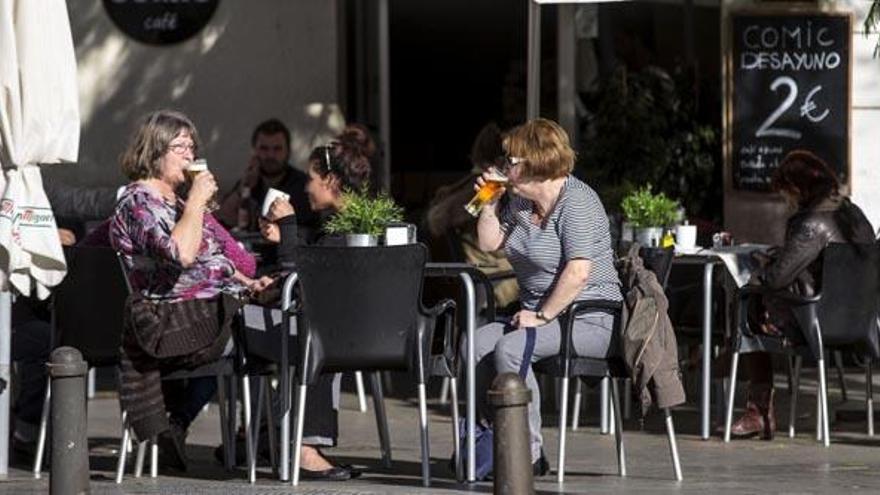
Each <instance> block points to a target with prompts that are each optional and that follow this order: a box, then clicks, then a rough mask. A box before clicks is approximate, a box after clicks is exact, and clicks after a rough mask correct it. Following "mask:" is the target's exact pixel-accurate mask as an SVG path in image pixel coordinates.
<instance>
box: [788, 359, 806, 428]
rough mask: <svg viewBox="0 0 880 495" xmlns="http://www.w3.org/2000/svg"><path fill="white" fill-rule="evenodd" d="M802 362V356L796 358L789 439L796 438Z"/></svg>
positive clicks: (792, 379)
mask: <svg viewBox="0 0 880 495" xmlns="http://www.w3.org/2000/svg"><path fill="white" fill-rule="evenodd" d="M801 361H803V359H802V358H801V357H800V356H795V357H794V366H793V370H792V373H791V388H790V389H789V391H788V393H789V397H790V398H791V400H790V401H789V410H788V438H794V435H795V423H796V422H797V400H798V393H799V392H800V388H801Z"/></svg>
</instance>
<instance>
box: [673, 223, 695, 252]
mask: <svg viewBox="0 0 880 495" xmlns="http://www.w3.org/2000/svg"><path fill="white" fill-rule="evenodd" d="M675 247H676V248H679V249H682V250H693V249H695V248H696V247H697V226H696V225H687V224H685V225H679V226H677V227H675Z"/></svg>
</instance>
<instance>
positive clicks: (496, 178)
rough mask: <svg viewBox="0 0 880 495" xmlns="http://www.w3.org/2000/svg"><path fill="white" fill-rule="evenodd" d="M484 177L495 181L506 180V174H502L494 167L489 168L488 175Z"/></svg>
mask: <svg viewBox="0 0 880 495" xmlns="http://www.w3.org/2000/svg"><path fill="white" fill-rule="evenodd" d="M486 179H487V180H491V181H495V182H507V176H506V175H504V174H502V173H501V172H499V171H497V170H495V169H490V170H489V174H488V177H486Z"/></svg>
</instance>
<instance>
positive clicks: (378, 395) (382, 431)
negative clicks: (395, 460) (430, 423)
mask: <svg viewBox="0 0 880 495" xmlns="http://www.w3.org/2000/svg"><path fill="white" fill-rule="evenodd" d="M370 384H371V385H372V386H373V409H374V410H375V413H376V426H377V427H378V429H379V447H380V448H381V450H382V466H383V467H385V468H390V467H391V437H390V435H389V434H388V416H386V415H385V397H384V395H383V394H382V375H381V372H380V371H374V372H373V373H371V374H370Z"/></svg>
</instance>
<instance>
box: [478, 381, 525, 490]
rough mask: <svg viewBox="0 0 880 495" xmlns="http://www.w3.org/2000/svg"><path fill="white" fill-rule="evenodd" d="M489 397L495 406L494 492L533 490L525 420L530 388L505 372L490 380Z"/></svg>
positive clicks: (490, 402)
mask: <svg viewBox="0 0 880 495" xmlns="http://www.w3.org/2000/svg"><path fill="white" fill-rule="evenodd" d="M488 396H489V404H491V405H492V406H493V407H494V408H495V422H494V427H495V433H494V443H493V445H492V447H493V456H494V480H493V488H494V493H495V494H496V495H499V494H504V495H507V494H516V495H520V494H528V493H535V487H534V483H533V481H532V454H531V447H530V445H529V420H528V407H529V402H531V401H532V391H531V390H529V389H528V388H526V385H525V383H523V381H522V379H521V378H520V377H519V375H517V374H516V373H504V374H502V375H498V377H497V378H495V381H494V382H492V389H491V390H489V392H488Z"/></svg>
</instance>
